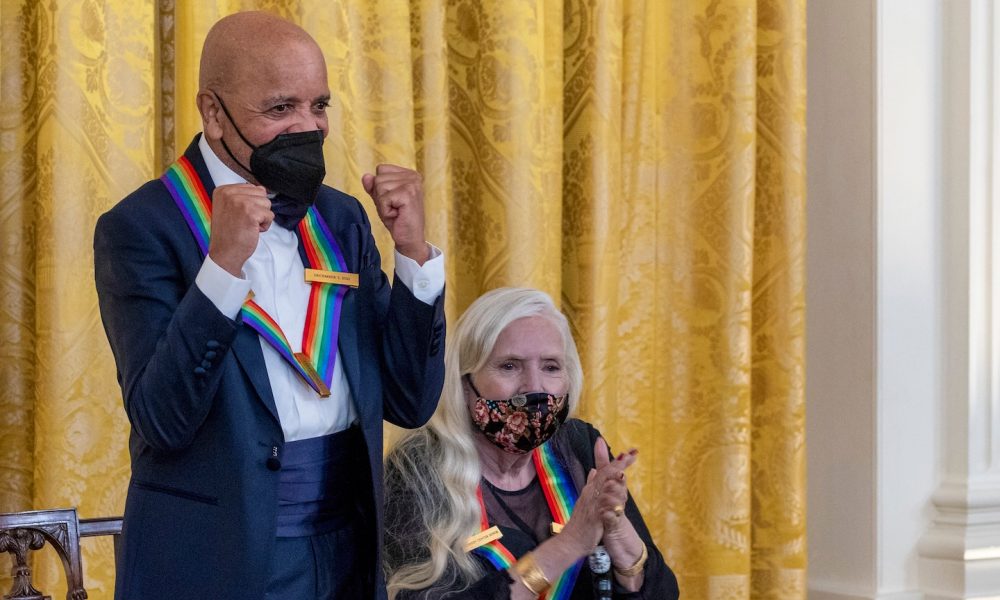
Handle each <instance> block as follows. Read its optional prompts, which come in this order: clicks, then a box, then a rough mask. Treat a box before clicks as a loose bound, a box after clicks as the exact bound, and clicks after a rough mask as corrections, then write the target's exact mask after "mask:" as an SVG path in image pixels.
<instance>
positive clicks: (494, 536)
mask: <svg viewBox="0 0 1000 600" xmlns="http://www.w3.org/2000/svg"><path fill="white" fill-rule="evenodd" d="M502 537H503V534H502V533H500V528H499V527H497V526H496V525H494V526H493V527H490V528H489V529H487V530H486V531H480V532H479V533H477V534H476V535H473V536H470V537H469V539H467V540H465V551H466V552H469V551H471V550H475V549H476V548H478V547H480V546H485V545H486V544H489V543H490V542H492V541H493V540H499V539H500V538H502Z"/></svg>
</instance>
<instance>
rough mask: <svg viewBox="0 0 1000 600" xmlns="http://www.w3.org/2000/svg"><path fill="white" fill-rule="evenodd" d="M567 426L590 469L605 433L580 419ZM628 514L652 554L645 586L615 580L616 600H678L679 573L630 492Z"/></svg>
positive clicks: (579, 455)
mask: <svg viewBox="0 0 1000 600" xmlns="http://www.w3.org/2000/svg"><path fill="white" fill-rule="evenodd" d="M565 429H566V430H567V431H566V435H567V437H566V438H565V439H566V441H567V442H568V445H569V446H570V448H571V450H570V451H571V452H572V453H573V455H574V456H575V457H576V458H577V459H579V460H580V463H581V465H582V467H583V472H584V473H587V472H589V471H590V469H592V468H593V467H594V443H595V442H597V438H598V437H600V436H601V434H600V432H599V431H597V429H595V428H594V427H593V426H592V425H590V424H589V423H586V422H584V421H579V420H577V419H570V420H569V421H567V422H566V425H565ZM609 454H610V450H609ZM611 456H614V455H613V454H611ZM625 516H626V517H628V520H629V521H631V522H632V526H633V527H635V531H636V533H638V534H639V537H640V538H641V539H642V541H643V543H645V544H646V550H647V551H648V552H649V558H648V559H647V560H646V566H645V568H644V569H643V573H644V576H643V580H642V588H641V589H640V590H639V591H638V592H628V591H626V590H625V589H624V588H622V587H621V586H619V585H618V584H617V582H615V587H614V598H615V600H676V599H677V598H678V597H679V596H680V591H679V590H678V588H677V577H676V576H675V575H674V572H673V571H671V570H670V567H669V566H667V563H666V562H665V561H664V560H663V555H662V554H661V553H660V551H659V549H658V548H657V547H656V544H655V543H654V542H653V536H652V535H651V534H650V533H649V528H648V527H646V522H645V521H644V520H643V518H642V514H641V513H640V512H639V507H638V506H637V505H636V503H635V500H634V499H633V498H632V494H629V496H628V502H627V503H626V505H625Z"/></svg>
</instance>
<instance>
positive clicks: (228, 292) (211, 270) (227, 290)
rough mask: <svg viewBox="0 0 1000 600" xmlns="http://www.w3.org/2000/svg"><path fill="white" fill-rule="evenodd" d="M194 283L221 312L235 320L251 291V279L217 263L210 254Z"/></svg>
mask: <svg viewBox="0 0 1000 600" xmlns="http://www.w3.org/2000/svg"><path fill="white" fill-rule="evenodd" d="M194 284H195V285H197V286H198V289H199V290H201V293H203V294H205V296H207V297H208V299H209V300H211V301H212V304H214V305H215V307H216V308H218V309H219V312H221V313H222V314H224V315H226V316H227V317H229V318H230V319H233V320H235V319H236V315H238V314H240V308H241V307H242V306H243V302H244V301H245V300H246V299H247V294H249V293H250V281H249V280H248V279H240V278H239V277H233V275H232V274H231V273H230V272H229V271H227V270H225V269H223V268H222V267H220V266H219V265H217V264H215V261H214V260H212V258H211V257H210V256H206V257H205V262H203V263H201V269H200V270H199V271H198V275H197V276H196V277H195V278H194Z"/></svg>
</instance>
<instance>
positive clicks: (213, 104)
mask: <svg viewBox="0 0 1000 600" xmlns="http://www.w3.org/2000/svg"><path fill="white" fill-rule="evenodd" d="M197 102H198V112H199V113H201V127H202V131H203V132H204V133H205V137H207V138H208V139H210V140H218V139H221V138H222V121H221V119H222V107H221V106H219V99H218V98H216V97H215V94H213V93H211V92H208V91H205V90H201V91H200V92H198V98H197Z"/></svg>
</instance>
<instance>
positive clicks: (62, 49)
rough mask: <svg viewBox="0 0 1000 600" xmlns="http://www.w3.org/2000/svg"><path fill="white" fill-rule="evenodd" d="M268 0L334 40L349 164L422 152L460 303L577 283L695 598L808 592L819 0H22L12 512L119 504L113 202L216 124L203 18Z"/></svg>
mask: <svg viewBox="0 0 1000 600" xmlns="http://www.w3.org/2000/svg"><path fill="white" fill-rule="evenodd" d="M252 8H262V9H265V10H270V11H272V12H276V13H279V14H281V15H283V16H285V17H287V18H289V19H291V20H293V21H296V22H298V23H300V24H301V25H303V26H304V27H305V28H306V29H307V30H309V31H310V32H311V33H312V34H313V35H314V36H315V37H316V39H317V40H318V41H319V43H320V45H321V46H322V47H323V50H324V52H325V53H326V56H327V60H328V64H329V69H330V83H331V88H332V92H333V95H334V100H333V106H332V107H331V109H330V111H331V112H330V116H331V125H332V134H331V136H330V138H329V140H328V141H327V144H326V156H327V166H328V176H327V182H328V183H330V184H331V185H334V186H336V187H340V188H341V189H344V190H346V191H348V192H350V193H353V194H355V195H357V196H359V197H361V198H364V197H365V196H364V193H363V191H362V188H361V186H360V182H359V179H360V176H361V174H362V173H363V172H364V171H366V170H370V169H371V168H372V167H373V166H374V165H375V164H376V163H378V162H383V161H388V162H397V163H401V164H408V165H415V166H416V167H417V168H418V169H419V170H421V171H422V172H423V174H424V176H425V188H426V195H427V199H426V205H427V210H428V219H427V222H428V230H429V231H428V236H429V238H430V239H431V240H432V241H433V242H434V243H436V244H437V245H438V246H440V247H441V248H443V249H444V251H445V253H446V254H447V257H448V258H447V264H448V267H447V277H448V288H447V307H448V315H449V317H450V318H455V317H456V316H457V315H458V314H459V313H460V312H461V311H462V310H463V309H464V308H465V307H466V306H467V305H468V304H469V303H470V302H471V301H472V300H473V299H474V298H475V297H476V296H477V295H478V294H480V293H481V292H483V291H485V290H487V289H490V288H493V287H496V286H500V285H532V286H536V287H539V288H542V289H544V290H546V291H548V292H549V293H550V294H552V295H553V297H554V298H556V300H557V301H558V302H560V303H561V305H562V307H563V309H564V310H565V311H566V312H567V313H568V314H569V316H570V319H571V322H572V324H573V327H574V332H575V335H576V336H577V340H578V342H579V344H580V348H581V352H582V357H583V360H584V367H585V373H586V377H587V389H586V392H585V395H584V401H583V406H582V416H583V417H584V418H586V419H588V420H590V421H592V422H593V423H595V424H596V425H597V426H598V427H599V428H600V429H601V430H602V431H603V432H604V433H605V435H606V436H607V437H608V439H609V441H610V442H611V444H612V445H613V447H615V448H625V447H627V446H631V445H635V446H637V447H638V448H639V449H640V462H639V464H638V465H636V467H634V473H633V474H632V476H631V477H630V482H631V489H632V491H633V493H634V494H635V495H636V496H637V499H638V501H639V503H640V507H641V508H642V510H643V512H644V515H645V518H646V520H647V523H648V524H649V526H650V528H651V530H652V531H653V534H654V537H655V538H656V540H657V542H658V545H659V546H660V548H661V549H662V550H663V551H664V553H665V555H666V557H667V560H668V562H669V563H670V564H671V565H672V566H673V567H674V569H675V571H676V572H677V573H678V576H679V578H680V583H681V590H682V593H683V594H684V597H686V598H750V597H753V598H765V597H767V598H803V597H805V563H806V557H805V547H806V545H805V447H804V443H805V440H804V430H805V423H804V419H805V416H804V396H803V394H804V364H803V361H804V324H805V319H804V294H803V292H804V281H803V276H804V250H805V243H804V235H805V231H804V225H805V215H804V210H805V205H804V202H805V199H804V189H805V187H804V185H805V183H804V182H805V177H804V167H805V145H804V137H805V130H804V128H805V70H804V64H805V0H662V1H661V0H646V1H642V0H632V1H629V0H598V1H597V2H594V1H592V0H589V1H588V0H339V1H336V2H331V1H329V0H299V1H293V0H258V1H256V2H255V1H253V0H244V1H240V0H228V1H227V0H214V2H203V1H200V0H199V1H196V0H158V1H156V2H154V1H147V2H144V3H140V2H131V1H126V0H51V1H47V2H44V3H43V2H37V1H35V0H0V67H2V77H0V194H2V196H0V247H2V254H0V259H2V260H0V268H2V270H3V276H2V277H0V291H2V298H3V302H0V357H2V360H0V381H2V383H3V385H2V386H0V456H2V457H3V460H0V511H11V510H23V509H29V508H50V507H64V506H78V507H79V510H80V513H81V515H82V516H85V517H86V516H98V515H109V514H120V513H121V511H122V506H123V496H124V491H125V487H126V484H127V480H128V472H129V467H128V451H127V436H128V424H127V422H126V420H125V418H124V416H123V411H122V409H121V396H120V390H119V389H118V386H117V383H116V381H115V371H114V365H113V362H112V359H111V354H110V352H109V349H108V346H107V342H106V340H105V337H104V333H103V330H102V327H101V323H100V317H99V314H98V311H97V302H96V295H95V292H94V285H93V266H92V260H93V259H92V254H91V238H92V232H93V225H94V222H95V221H96V218H97V216H98V215H99V214H100V213H101V212H103V211H104V210H106V209H107V208H108V207H110V206H111V205H112V204H114V202H116V201H117V200H118V199H120V198H121V197H123V196H124V195H125V194H127V193H128V192H130V191H131V190H133V189H134V188H136V187H137V186H138V185H140V184H141V183H143V182H144V181H146V180H148V179H151V178H153V177H156V176H158V175H159V174H160V171H161V170H162V168H163V167H164V165H165V164H166V163H167V162H168V161H170V160H171V159H172V158H173V157H174V155H175V154H176V153H177V152H178V151H179V150H182V149H183V148H184V147H185V145H186V144H187V143H188V141H189V140H190V138H191V136H192V135H193V134H194V133H195V132H197V131H198V129H199V119H198V115H197V112H196V110H195V107H194V103H193V98H194V93H195V90H196V85H197V81H196V72H197V64H198V57H199V52H200V45H201V41H202V39H203V37H204V35H205V32H206V31H207V29H208V27H209V26H210V25H211V24H212V23H213V22H214V21H215V20H216V19H217V18H218V17H219V16H221V15H224V14H228V13H230V12H233V11H236V10H244V9H252ZM379 243H380V246H381V247H382V249H383V255H387V253H388V250H389V248H388V243H389V239H388V236H387V235H381V236H380V237H379ZM84 549H85V555H84V564H85V571H86V575H85V577H86V583H87V587H88V590H89V591H90V597H91V598H98V599H99V598H109V597H110V596H111V591H112V587H113V580H114V578H113V571H114V566H113V560H112V556H111V547H110V542H108V541H106V540H103V541H92V540H87V541H85V542H84ZM0 564H2V563H0ZM38 568H39V569H38V570H39V579H40V581H41V583H42V585H43V587H44V589H46V591H50V592H54V593H55V596H56V597H58V595H59V594H60V593H62V592H58V591H57V590H58V589H59V585H61V583H59V582H60V580H61V579H62V574H61V567H60V566H59V565H58V562H57V561H56V560H55V559H54V558H53V559H52V560H43V561H40V564H39V565H38ZM5 589H6V588H5Z"/></svg>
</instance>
